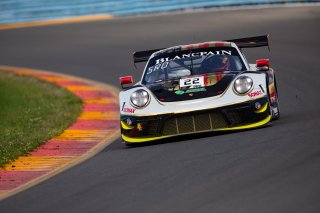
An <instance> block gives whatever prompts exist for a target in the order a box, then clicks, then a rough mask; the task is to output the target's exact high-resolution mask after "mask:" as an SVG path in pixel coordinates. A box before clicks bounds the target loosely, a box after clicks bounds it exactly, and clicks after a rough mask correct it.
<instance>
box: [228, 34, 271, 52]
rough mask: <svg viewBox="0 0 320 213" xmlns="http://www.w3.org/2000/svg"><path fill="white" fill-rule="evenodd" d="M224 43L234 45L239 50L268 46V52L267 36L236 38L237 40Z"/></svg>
mask: <svg viewBox="0 0 320 213" xmlns="http://www.w3.org/2000/svg"><path fill="white" fill-rule="evenodd" d="M226 41H229V42H233V43H235V44H236V45H237V46H238V47H239V48H252V47H264V46H268V50H269V51H270V46H269V35H262V36H255V37H248V38H238V39H231V40H226Z"/></svg>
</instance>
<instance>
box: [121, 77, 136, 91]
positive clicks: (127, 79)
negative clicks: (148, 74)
mask: <svg viewBox="0 0 320 213" xmlns="http://www.w3.org/2000/svg"><path fill="white" fill-rule="evenodd" d="M119 80H120V84H121V87H122V88H123V85H125V84H132V82H133V78H132V76H123V77H120V78H119Z"/></svg>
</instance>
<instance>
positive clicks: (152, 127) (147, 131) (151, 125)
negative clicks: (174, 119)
mask: <svg viewBox="0 0 320 213" xmlns="http://www.w3.org/2000/svg"><path fill="white" fill-rule="evenodd" d="M159 122H160V121H159V120H150V121H147V122H145V123H144V124H143V132H142V134H143V135H157V134H158V132H159Z"/></svg>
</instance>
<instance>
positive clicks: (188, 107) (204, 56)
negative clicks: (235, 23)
mask: <svg viewBox="0 0 320 213" xmlns="http://www.w3.org/2000/svg"><path fill="white" fill-rule="evenodd" d="M262 46H268V48H269V36H268V35H263V36H256V37H249V38H240V39H233V40H226V41H210V42H204V43H197V44H189V45H179V46H174V47H169V48H163V49H154V50H146V51H140V52H135V53H134V54H133V58H134V63H139V62H146V66H145V68H144V72H143V74H142V78H141V80H140V81H139V82H137V83H136V84H134V85H132V83H133V78H132V76H124V77H120V84H121V87H122V91H121V92H120V94H119V103H120V126H121V137H122V140H123V141H124V142H125V144H127V145H131V144H136V143H142V142H148V141H154V140H159V139H164V138H169V137H174V136H179V135H187V134H195V133H203V132H210V131H232V130H243V129H249V128H257V127H261V126H265V125H268V124H270V123H271V121H272V120H276V119H278V118H279V116H280V109H279V102H278V93H277V86H276V79H275V73H274V70H273V69H271V68H270V67H269V59H260V60H256V63H255V64H249V63H248V61H247V60H246V58H245V56H244V55H243V53H242V51H241V49H243V48H251V47H262ZM269 50H270V49H269Z"/></svg>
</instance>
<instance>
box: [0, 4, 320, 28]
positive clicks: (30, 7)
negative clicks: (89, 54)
mask: <svg viewBox="0 0 320 213" xmlns="http://www.w3.org/2000/svg"><path fill="white" fill-rule="evenodd" d="M303 2H319V0H313V1H310V0H286V1H283V0H255V1H253V0H197V1H195V0H67V1H66V0H0V24H8V23H18V22H30V21H39V20H47V19H57V18H67V17H74V16H84V15H95V14H111V15H115V16H123V15H135V14H145V13H154V12H167V11H174V10H186V9H193V8H208V7H221V6H237V5H255V4H280V3H303Z"/></svg>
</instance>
